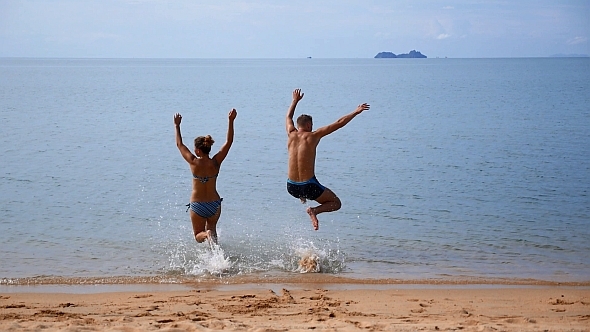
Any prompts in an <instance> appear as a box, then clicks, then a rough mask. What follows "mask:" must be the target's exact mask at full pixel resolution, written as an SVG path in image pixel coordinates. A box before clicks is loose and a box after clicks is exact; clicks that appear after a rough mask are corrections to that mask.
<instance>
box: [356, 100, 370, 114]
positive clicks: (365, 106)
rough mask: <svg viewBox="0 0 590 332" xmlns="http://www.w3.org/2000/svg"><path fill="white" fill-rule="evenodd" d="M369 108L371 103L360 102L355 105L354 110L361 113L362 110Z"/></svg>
mask: <svg viewBox="0 0 590 332" xmlns="http://www.w3.org/2000/svg"><path fill="white" fill-rule="evenodd" d="M369 108H371V105H369V104H367V103H364V104H360V105H358V106H357V108H356V110H355V112H356V113H357V114H361V113H362V112H363V111H366V110H368V109H369Z"/></svg>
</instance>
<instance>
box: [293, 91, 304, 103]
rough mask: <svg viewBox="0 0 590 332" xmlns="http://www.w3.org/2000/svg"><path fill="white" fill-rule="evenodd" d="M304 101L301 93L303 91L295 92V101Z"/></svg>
mask: <svg viewBox="0 0 590 332" xmlns="http://www.w3.org/2000/svg"><path fill="white" fill-rule="evenodd" d="M301 99H303V93H301V89H295V90H293V101H294V102H298V101H300V100H301Z"/></svg>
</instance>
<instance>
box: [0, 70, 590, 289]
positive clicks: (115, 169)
mask: <svg viewBox="0 0 590 332" xmlns="http://www.w3.org/2000/svg"><path fill="white" fill-rule="evenodd" d="M296 88H301V89H302V92H303V93H304V97H303V99H302V100H301V102H299V105H298V106H297V110H296V113H295V116H298V115H299V114H302V113H306V114H310V115H312V116H313V119H314V126H315V128H318V127H321V126H324V125H328V124H330V123H332V122H334V121H336V120H337V119H338V118H340V117H341V116H343V115H345V114H348V113H350V112H352V111H353V110H354V109H355V108H356V106H357V105H359V104H361V103H368V104H370V105H371V109H370V110H369V111H366V112H363V113H362V114H360V115H358V116H357V117H355V118H354V119H353V120H352V121H351V122H350V123H348V124H347V125H346V126H345V127H343V128H342V129H340V130H338V131H336V132H334V133H332V134H331V135H329V136H326V137H324V138H323V139H322V140H321V143H320V145H319V146H318V151H317V160H316V176H317V178H318V180H319V181H320V182H321V183H322V184H323V185H325V186H326V187H328V188H330V189H331V190H332V191H334V192H335V193H336V194H337V195H338V197H340V199H341V201H342V208H341V209H340V210H339V211H335V212H331V213H324V214H320V215H319V216H318V218H319V221H320V227H319V230H318V231H314V230H313V228H312V225H311V221H310V219H309V216H308V215H307V213H306V212H305V210H306V208H307V206H315V203H314V202H308V203H306V204H302V203H301V202H300V201H299V200H298V199H295V198H293V197H291V196H290V195H289V194H288V193H287V191H286V179H287V150H286V138H287V136H286V131H285V115H286V112H287V109H288V107H289V105H290V103H291V98H292V92H293V90H294V89H296ZM232 108H235V109H237V111H238V116H237V118H236V120H235V140H234V143H233V145H232V147H231V150H230V152H229V155H228V156H227V158H226V159H225V161H224V162H223V164H222V166H221V170H220V174H219V177H218V180H217V186H218V188H217V189H218V192H219V193H220V195H221V196H222V197H223V205H222V206H223V207H222V214H221V218H220V221H219V224H218V234H219V246H211V245H209V244H207V243H203V244H198V243H196V242H195V240H194V238H193V234H192V227H191V223H190V219H189V214H188V213H187V208H186V204H187V203H188V201H189V196H190V192H191V181H192V176H191V173H190V169H189V167H188V164H187V163H186V162H185V161H184V159H183V158H182V157H181V155H180V153H179V151H178V149H177V148H176V144H175V131H174V124H173V116H174V114H175V113H180V114H182V116H183V120H182V125H181V129H182V135H183V139H184V142H185V144H187V146H189V148H190V149H192V141H193V139H194V138H195V137H196V136H201V135H208V134H209V135H211V136H212V137H213V139H214V140H215V144H214V145H213V149H212V153H216V152H217V151H218V149H219V147H220V146H221V145H222V144H223V143H224V141H225V137H226V133H227V123H228V120H227V118H228V113H229V111H230V110H231V109H232ZM0 128H1V130H0V156H1V157H0V285H19V284H35V283H64V282H65V283H80V284H93V283H105V282H106V283H110V282H112V283H117V282H123V283H137V282H146V281H155V282H161V283H167V282H168V283H186V282H201V281H208V282H210V281H212V282H216V281H220V282H227V283H231V282H239V281H240V280H249V281H250V282H265V281H272V280H287V281H289V280H290V281H301V280H306V279H305V278H318V277H320V276H321V277H323V278H324V279H322V280H332V281H337V280H340V279H346V280H356V281H358V282H395V281H399V282H404V281H418V282H420V281H425V282H447V281H449V282H453V281H456V280H479V281H485V280H492V281H494V280H496V281H498V280H504V281H505V280H508V281H510V280H512V281H518V280H539V281H549V282H558V283H561V282H589V281H590V58H505V59H504V58H494V59H448V58H429V59H371V58H367V59H315V58H314V59H69V58H68V59H58V58H1V59H0ZM310 255H315V256H316V257H318V262H319V264H320V271H319V273H313V274H312V273H300V272H301V271H300V269H299V260H300V259H301V258H302V257H306V256H310ZM313 280H315V279H313Z"/></svg>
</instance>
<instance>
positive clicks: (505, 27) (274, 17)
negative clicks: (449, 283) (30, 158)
mask: <svg viewBox="0 0 590 332" xmlns="http://www.w3.org/2000/svg"><path fill="white" fill-rule="evenodd" d="M589 38H590V0H571V1H566V0H553V1H549V0H514V1H512V0H505V1H500V0H497V1H496V0H490V1H478V0H471V1H467V0H466V1H458V0H449V1H427V0H397V1H396V0H338V1H336V0H327V1H322V0H294V1H283V0H275V1H273V0H237V1H224V0H176V1H175V0H0V57H115V58H119V57H123V58H126V57H134V58H154V57H155V58H159V57H172V58H302V57H307V56H311V57H314V58H371V57H373V56H374V55H375V54H377V53H378V52H381V51H390V52H393V53H396V54H397V53H407V52H409V51H410V50H413V49H415V50H418V51H420V52H422V53H423V54H426V55H427V56H428V57H431V58H434V57H445V56H447V57H453V58H457V57H466V58H472V57H544V56H550V55H552V54H556V53H565V54H572V53H576V54H590V41H589Z"/></svg>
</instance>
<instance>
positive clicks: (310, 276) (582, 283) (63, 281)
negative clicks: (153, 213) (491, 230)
mask: <svg viewBox="0 0 590 332" xmlns="http://www.w3.org/2000/svg"><path fill="white" fill-rule="evenodd" d="M240 284H293V285H297V284H301V285H305V284H325V285H328V284H334V285H347V284H348V285H433V286H434V285H438V286H445V285H446V286H452V285H455V286H462V285H463V286H467V285H506V286H509V285H512V286H519V285H520V286H570V287H589V286H590V280H579V281H564V280H562V281H557V280H543V279H531V278H489V277H488V278H483V277H444V278H424V279H399V278H388V279H368V278H350V277H342V276H336V275H328V274H321V273H304V274H299V273H297V274H284V275H275V276H269V275H264V276H256V275H248V276H231V277H215V276H207V277H202V276H201V277H196V276H104V277H54V276H38V277H24V278H0V287H6V286H14V287H18V286H41V285H63V286H65V285H71V286H97V285H186V286H196V285H211V286H213V285H240Z"/></svg>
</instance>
